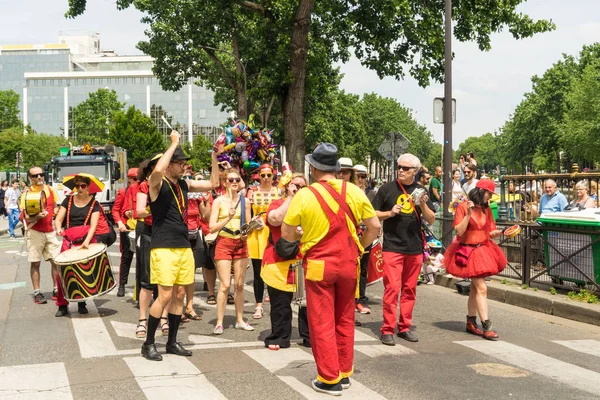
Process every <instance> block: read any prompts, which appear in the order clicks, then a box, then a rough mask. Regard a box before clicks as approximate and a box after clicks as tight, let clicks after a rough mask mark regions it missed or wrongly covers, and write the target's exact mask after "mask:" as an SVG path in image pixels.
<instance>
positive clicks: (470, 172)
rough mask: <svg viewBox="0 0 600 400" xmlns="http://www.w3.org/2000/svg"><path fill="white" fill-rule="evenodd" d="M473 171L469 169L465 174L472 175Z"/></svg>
mask: <svg viewBox="0 0 600 400" xmlns="http://www.w3.org/2000/svg"><path fill="white" fill-rule="evenodd" d="M472 173H473V171H469V170H468V169H465V174H472Z"/></svg>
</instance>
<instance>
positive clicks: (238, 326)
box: [235, 321, 254, 331]
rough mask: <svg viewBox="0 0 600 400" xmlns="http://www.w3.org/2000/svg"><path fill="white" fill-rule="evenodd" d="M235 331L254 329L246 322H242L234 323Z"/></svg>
mask: <svg viewBox="0 0 600 400" xmlns="http://www.w3.org/2000/svg"><path fill="white" fill-rule="evenodd" d="M235 329H242V330H244V331H253V330H254V327H253V326H252V325H250V324H249V323H247V322H246V321H244V322H241V323H239V322H236V323H235Z"/></svg>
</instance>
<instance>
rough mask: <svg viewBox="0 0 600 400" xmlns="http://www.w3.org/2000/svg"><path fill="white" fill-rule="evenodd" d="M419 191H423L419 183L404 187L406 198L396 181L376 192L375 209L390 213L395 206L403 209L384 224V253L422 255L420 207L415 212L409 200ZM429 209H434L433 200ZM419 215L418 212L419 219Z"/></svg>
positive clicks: (428, 202)
mask: <svg viewBox="0 0 600 400" xmlns="http://www.w3.org/2000/svg"><path fill="white" fill-rule="evenodd" d="M417 188H421V189H422V188H423V186H421V185H420V184H418V183H416V182H413V183H412V184H410V185H404V190H405V191H406V195H405V194H404V191H402V188H401V187H400V184H399V183H398V181H393V182H388V183H386V184H385V185H383V186H381V188H379V190H378V191H377V195H376V196H375V200H374V201H373V207H374V208H375V210H377V211H391V210H392V208H393V207H394V206H395V205H396V204H398V205H400V206H401V210H400V212H399V213H398V215H395V216H393V217H391V218H388V219H386V220H384V221H383V251H389V252H394V253H400V254H410V255H414V254H420V253H422V252H423V235H422V234H421V224H420V222H419V221H420V218H422V217H421V207H420V206H416V207H417V210H416V211H415V210H414V209H413V206H412V204H411V202H410V201H409V197H408V196H410V194H411V193H412V192H413V191H414V190H415V189H417ZM407 195H408V196H407ZM411 199H412V197H411ZM427 206H428V207H429V209H430V210H433V204H432V202H431V199H429V200H428V201H427ZM416 212H418V213H419V216H418V217H417V214H416Z"/></svg>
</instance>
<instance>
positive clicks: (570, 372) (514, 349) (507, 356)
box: [454, 340, 600, 395]
mask: <svg viewBox="0 0 600 400" xmlns="http://www.w3.org/2000/svg"><path fill="white" fill-rule="evenodd" d="M454 343H456V344H460V345H461V346H465V347H468V348H471V349H473V350H476V351H479V352H480V353H483V354H485V355H488V356H491V357H494V358H496V359H498V360H501V361H504V362H507V363H509V364H512V365H515V366H517V367H519V368H523V369H525V370H528V371H531V372H534V373H536V374H539V375H543V376H546V377H548V378H551V379H554V380H556V381H558V382H562V383H565V384H567V385H569V386H572V387H574V388H576V389H579V390H583V391H586V392H589V393H592V394H594V395H597V394H598V393H600V374H599V373H597V372H594V371H590V370H588V369H585V368H582V367H579V366H577V365H573V364H569V363H566V362H564V361H560V360H557V359H555V358H552V357H548V356H546V355H543V354H540V353H536V352H534V351H531V350H528V349H526V348H523V347H520V346H517V345H514V344H511V343H508V342H504V341H498V342H488V341H482V340H469V341H459V342H454Z"/></svg>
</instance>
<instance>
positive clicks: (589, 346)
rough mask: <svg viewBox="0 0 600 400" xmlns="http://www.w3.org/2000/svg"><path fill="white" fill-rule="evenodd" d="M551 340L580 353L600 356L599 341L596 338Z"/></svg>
mask: <svg viewBox="0 0 600 400" xmlns="http://www.w3.org/2000/svg"><path fill="white" fill-rule="evenodd" d="M553 342H554V343H557V344H560V345H561V346H565V347H568V348H569V349H571V350H575V351H578V352H580V353H585V354H589V355H592V356H596V357H600V342H599V341H597V340H553Z"/></svg>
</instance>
